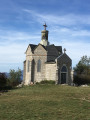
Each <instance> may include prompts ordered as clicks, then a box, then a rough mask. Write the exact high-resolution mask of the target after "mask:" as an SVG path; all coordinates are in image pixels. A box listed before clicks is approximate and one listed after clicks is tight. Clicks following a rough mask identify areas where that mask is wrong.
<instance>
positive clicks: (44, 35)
mask: <svg viewBox="0 0 90 120" xmlns="http://www.w3.org/2000/svg"><path fill="white" fill-rule="evenodd" d="M43 26H44V30H42V31H41V33H42V36H41V42H40V44H42V45H44V46H47V45H49V42H48V30H46V27H47V25H46V23H45V24H44V25H43Z"/></svg>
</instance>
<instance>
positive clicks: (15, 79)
mask: <svg viewBox="0 0 90 120" xmlns="http://www.w3.org/2000/svg"><path fill="white" fill-rule="evenodd" d="M21 75H22V72H21V70H20V69H19V68H18V70H17V71H15V70H14V69H12V70H10V72H9V82H10V84H11V86H16V85H18V84H19V83H20V82H21Z"/></svg>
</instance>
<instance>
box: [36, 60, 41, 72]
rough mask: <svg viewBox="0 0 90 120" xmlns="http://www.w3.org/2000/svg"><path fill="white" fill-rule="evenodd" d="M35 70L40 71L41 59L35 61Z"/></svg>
mask: <svg viewBox="0 0 90 120" xmlns="http://www.w3.org/2000/svg"><path fill="white" fill-rule="evenodd" d="M37 72H41V60H38V62H37Z"/></svg>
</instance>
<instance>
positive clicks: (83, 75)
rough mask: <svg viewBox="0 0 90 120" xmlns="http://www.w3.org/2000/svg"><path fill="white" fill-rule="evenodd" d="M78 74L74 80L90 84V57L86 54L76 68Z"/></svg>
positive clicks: (78, 82)
mask: <svg viewBox="0 0 90 120" xmlns="http://www.w3.org/2000/svg"><path fill="white" fill-rule="evenodd" d="M74 71H75V73H76V75H75V76H74V82H75V83H77V84H85V83H86V84H88V83H89V84H90V57H87V56H86V55H85V56H83V57H81V59H80V61H79V62H78V64H77V65H76V67H75V68H74Z"/></svg>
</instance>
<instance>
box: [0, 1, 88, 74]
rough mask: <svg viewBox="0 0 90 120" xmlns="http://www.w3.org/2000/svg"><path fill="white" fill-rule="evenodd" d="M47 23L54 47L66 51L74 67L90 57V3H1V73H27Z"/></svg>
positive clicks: (50, 39) (50, 40)
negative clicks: (30, 46)
mask: <svg viewBox="0 0 90 120" xmlns="http://www.w3.org/2000/svg"><path fill="white" fill-rule="evenodd" d="M45 22H46V24H47V26H48V27H47V30H49V42H50V44H55V45H58V46H59V45H60V46H62V48H63V49H64V48H66V50H67V51H66V53H67V55H69V57H70V58H71V59H72V67H75V66H76V64H77V63H78V61H79V60H80V59H81V57H82V56H84V55H87V56H88V57H89V56H90V0H0V72H9V71H10V69H15V70H17V69H18V68H20V69H21V70H23V61H24V60H25V57H26V55H25V51H26V49H27V46H28V44H39V42H40V41H41V30H43V29H44V28H43V24H44V23H45Z"/></svg>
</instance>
